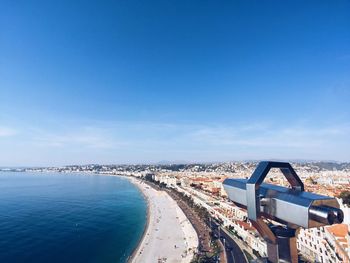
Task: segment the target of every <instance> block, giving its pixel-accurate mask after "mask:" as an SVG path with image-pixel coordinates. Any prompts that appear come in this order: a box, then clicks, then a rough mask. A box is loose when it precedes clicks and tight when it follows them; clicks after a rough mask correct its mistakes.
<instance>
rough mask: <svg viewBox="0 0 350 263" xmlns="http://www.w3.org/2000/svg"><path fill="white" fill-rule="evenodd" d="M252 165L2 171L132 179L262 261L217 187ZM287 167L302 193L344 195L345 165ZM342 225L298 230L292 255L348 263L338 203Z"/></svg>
mask: <svg viewBox="0 0 350 263" xmlns="http://www.w3.org/2000/svg"><path fill="white" fill-rule="evenodd" d="M256 165H257V162H230V163H216V164H169V165H95V164H92V165H72V166H64V167H49V168H20V169H11V168H10V169H6V168H3V169H2V170H14V171H23V172H61V173H73V172H76V173H98V174H105V175H121V176H133V177H137V178H140V179H143V180H149V181H152V182H155V183H157V184H158V185H161V186H162V187H165V188H169V189H172V190H173V191H176V192H179V193H182V194H183V195H185V196H188V197H190V198H191V199H192V200H193V202H194V203H195V204H197V205H198V206H200V207H202V208H204V209H206V211H207V212H208V213H209V214H210V215H211V218H213V219H214V220H215V221H216V222H219V224H220V225H221V227H222V228H224V229H225V230H226V231H228V232H229V233H230V234H231V235H232V236H233V237H234V238H235V240H237V243H238V245H239V246H240V247H242V248H244V249H245V250H246V251H248V252H249V253H250V255H251V256H252V257H253V258H256V257H265V256H266V255H267V247H266V243H265V242H264V240H263V239H262V238H261V237H260V236H259V234H258V232H257V231H256V229H255V228H254V227H253V226H252V224H251V223H250V222H249V220H248V219H247V212H246V211H245V210H244V209H242V208H239V207H237V206H235V205H234V204H233V203H232V202H231V201H230V200H229V199H228V198H227V194H226V192H225V190H224V188H223V181H224V180H225V179H226V178H249V177H250V175H251V174H252V172H253V171H254V169H255V168H256ZM292 166H293V167H294V169H295V170H296V172H297V173H298V175H299V176H300V178H301V179H302V181H303V182H304V184H305V190H306V191H309V192H314V193H319V194H323V195H328V196H332V197H337V198H338V197H339V196H340V194H341V193H342V192H345V191H350V163H334V162H298V163H292ZM265 182H267V183H270V184H276V185H282V186H288V182H287V181H286V180H285V179H284V177H283V176H282V175H281V174H280V172H279V170H271V172H270V173H269V175H268V177H267V178H266V179H265ZM338 202H339V203H340V206H341V209H342V210H343V211H344V222H343V223H342V224H338V225H332V226H327V227H320V228H313V229H309V230H304V229H301V230H300V232H299V234H298V238H297V247H298V251H299V253H300V255H301V257H302V258H303V260H304V261H305V262H350V234H349V233H350V232H349V231H350V208H349V206H348V204H347V203H346V202H345V201H344V200H342V199H341V198H339V199H338Z"/></svg>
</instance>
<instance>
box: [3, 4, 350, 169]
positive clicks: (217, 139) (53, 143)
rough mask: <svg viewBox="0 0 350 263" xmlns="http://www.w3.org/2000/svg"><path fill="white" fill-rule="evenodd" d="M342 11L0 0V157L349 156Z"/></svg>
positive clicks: (40, 161)
mask: <svg viewBox="0 0 350 263" xmlns="http://www.w3.org/2000/svg"><path fill="white" fill-rule="evenodd" d="M349 12H350V2H348V1H345V0H344V1H336V2H320V1H307V2H295V1H283V2H281V1H264V2H258V1H257V2H249V3H247V2H246V1H235V2H230V1H227V2H226V1H223V2H215V1H154V0H152V1H147V2H139V1H133V0H131V1H106V2H103V3H99V2H96V1H83V2H81V1H59V2H55V3H54V2H48V1H35V2H32V3H29V2H26V1H19V2H13V1H2V2H1V3H0V149H1V151H0V166H59V165H68V164H87V163H101V164H114V163H115V164H118V163H157V162H159V161H161V160H169V161H170V162H172V161H176V160H181V161H186V162H212V161H230V160H247V159H250V160H252V159H255V160H264V159H281V160H282V159H284V160H291V159H292V160H295V159H299V160H300V159H306V160H335V161H348V162H349V161H350V139H349V134H350V106H349V101H350V30H349V28H350V16H349V15H348V14H349Z"/></svg>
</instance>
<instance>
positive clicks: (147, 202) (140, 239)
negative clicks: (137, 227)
mask: <svg viewBox="0 0 350 263" xmlns="http://www.w3.org/2000/svg"><path fill="white" fill-rule="evenodd" d="M126 178H127V179H128V180H129V181H130V182H131V183H132V184H133V185H135V186H136V187H137V189H138V190H139V191H140V193H141V194H142V195H143V197H144V198H145V201H146V205H147V215H146V224H145V227H144V229H143V232H142V235H141V237H140V238H139V240H138V243H137V246H136V247H135V248H134V249H133V250H132V252H131V254H130V256H129V257H128V258H127V261H126V262H128V263H129V262H132V261H133V259H134V258H135V256H136V254H137V252H138V251H139V249H140V247H141V244H142V242H143V240H144V238H145V235H146V233H147V231H148V229H149V221H150V204H149V199H148V196H147V195H145V193H144V192H143V191H142V189H141V187H140V185H139V184H138V183H137V182H136V180H137V179H135V178H133V177H131V176H130V177H129V176H128V177H126Z"/></svg>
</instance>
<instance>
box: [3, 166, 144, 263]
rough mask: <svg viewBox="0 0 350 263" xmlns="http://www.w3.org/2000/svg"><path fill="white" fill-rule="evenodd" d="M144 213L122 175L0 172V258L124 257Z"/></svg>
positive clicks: (102, 261) (50, 262)
mask: <svg viewBox="0 0 350 263" xmlns="http://www.w3.org/2000/svg"><path fill="white" fill-rule="evenodd" d="M146 214H147V204H146V201H145V200H144V198H143V196H142V194H141V193H140V191H139V190H138V189H137V188H136V187H135V186H134V185H133V184H131V183H130V182H129V181H128V180H127V179H125V178H121V177H111V176H102V175H86V174H63V173H59V174H55V173H15V172H0V262H1V263H15V262H26V263H30V262H36V263H40V262H45V263H54V262H60V263H61V262H84V263H88V262H90V263H97V262H98V263H112V262H113V263H116V262H126V260H127V258H128V256H130V254H131V253H132V251H133V249H134V248H135V247H136V246H137V244H138V242H139V240H140V238H141V236H142V233H143V230H144V227H145V224H146V220H147V215H146Z"/></svg>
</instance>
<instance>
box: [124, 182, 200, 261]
mask: <svg viewBox="0 0 350 263" xmlns="http://www.w3.org/2000/svg"><path fill="white" fill-rule="evenodd" d="M126 178H127V179H128V180H129V181H130V182H131V183H132V184H134V185H135V186H136V187H137V188H138V189H139V190H140V192H141V193H142V194H143V195H144V197H145V200H146V201H147V223H146V226H145V229H144V231H143V233H142V236H141V238H140V240H139V243H138V245H137V246H136V247H135V249H134V250H133V252H132V253H131V255H130V256H129V257H128V259H127V262H128V263H139V262H183V263H189V262H191V260H192V259H193V256H194V253H195V252H196V251H197V248H198V234H197V232H196V231H195V229H194V228H193V226H192V224H191V223H190V221H189V220H188V218H187V217H186V215H185V214H184V213H183V211H182V209H181V208H180V207H179V206H178V205H177V203H176V201H175V200H173V199H172V198H171V197H170V196H169V195H168V193H166V192H164V191H158V190H156V189H154V188H153V187H151V186H149V185H147V184H145V183H142V182H140V181H139V180H137V179H136V178H133V177H126Z"/></svg>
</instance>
